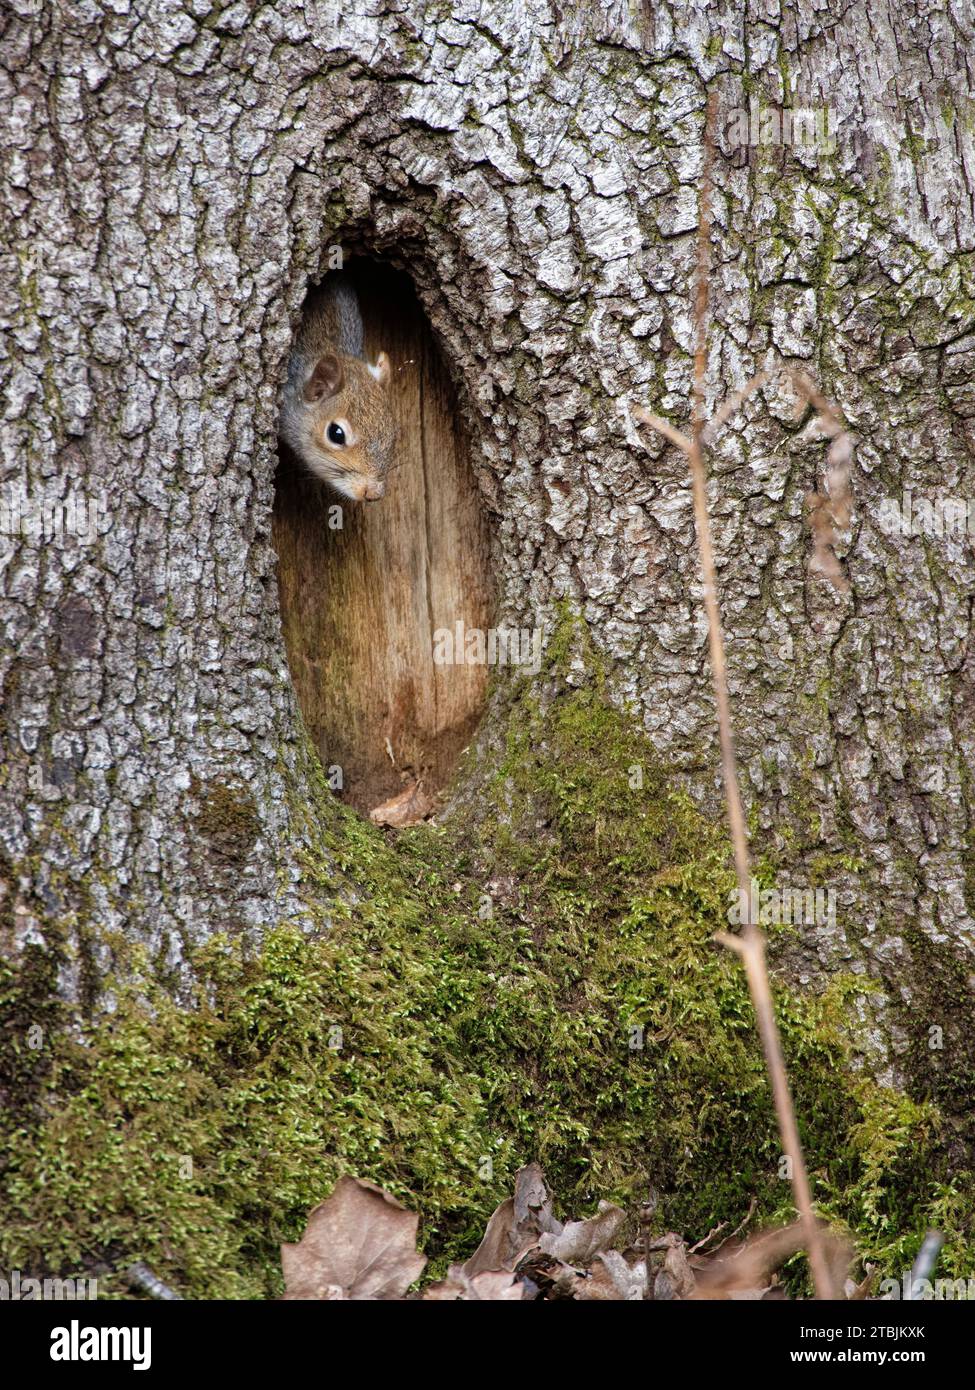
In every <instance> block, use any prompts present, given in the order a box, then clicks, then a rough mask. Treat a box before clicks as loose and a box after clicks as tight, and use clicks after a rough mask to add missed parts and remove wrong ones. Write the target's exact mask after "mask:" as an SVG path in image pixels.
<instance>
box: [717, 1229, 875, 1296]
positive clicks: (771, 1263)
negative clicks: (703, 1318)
mask: <svg viewBox="0 0 975 1390" xmlns="http://www.w3.org/2000/svg"><path fill="white" fill-rule="evenodd" d="M820 1238H821V1241H822V1246H823V1253H824V1255H825V1257H826V1263H827V1265H828V1273H829V1279H830V1283H831V1285H832V1287H833V1288H834V1289H840V1288H842V1286H843V1272H844V1271H845V1270H846V1268H847V1267H848V1265H849V1262H850V1254H851V1251H850V1247H849V1245H848V1244H847V1243H846V1241H844V1240H841V1239H840V1238H839V1237H838V1236H835V1235H833V1234H831V1233H830V1232H829V1231H827V1230H825V1229H823V1228H822V1225H821V1228H820ZM804 1245H805V1233H804V1231H803V1226H802V1222H801V1221H796V1222H794V1223H793V1224H792V1225H791V1226H781V1227H779V1228H778V1229H777V1230H773V1231H763V1232H761V1233H760V1234H757V1235H753V1236H750V1237H749V1238H748V1239H747V1240H744V1241H741V1242H738V1243H733V1242H730V1241H729V1242H728V1243H727V1244H726V1245H724V1246H722V1247H721V1250H720V1253H718V1252H715V1254H714V1255H713V1256H712V1257H705V1259H704V1261H703V1262H702V1263H701V1264H698V1262H697V1261H696V1260H695V1269H696V1273H697V1289H696V1291H695V1293H694V1294H693V1297H694V1298H731V1299H742V1298H746V1299H747V1298H762V1297H764V1296H765V1294H766V1293H767V1292H768V1290H769V1288H770V1284H771V1281H770V1275H771V1273H772V1271H773V1270H774V1269H777V1268H778V1267H779V1265H781V1264H782V1263H783V1261H784V1260H787V1259H788V1258H789V1256H790V1255H794V1254H795V1252H796V1251H797V1250H801V1249H803V1247H804Z"/></svg>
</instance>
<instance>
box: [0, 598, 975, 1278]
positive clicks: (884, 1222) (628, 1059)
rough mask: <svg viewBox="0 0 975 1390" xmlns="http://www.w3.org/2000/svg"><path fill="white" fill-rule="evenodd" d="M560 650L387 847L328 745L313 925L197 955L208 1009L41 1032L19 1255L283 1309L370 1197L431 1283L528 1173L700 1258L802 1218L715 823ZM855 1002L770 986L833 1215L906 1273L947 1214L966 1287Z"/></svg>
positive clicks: (310, 888) (964, 1236)
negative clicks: (745, 1233)
mask: <svg viewBox="0 0 975 1390" xmlns="http://www.w3.org/2000/svg"><path fill="white" fill-rule="evenodd" d="M579 656H582V658H583V661H584V663H585V664H586V665H587V666H588V669H589V670H590V673H591V674H590V676H589V678H588V679H586V680H585V683H584V684H583V685H582V686H581V687H580V688H575V689H573V688H569V687H568V686H567V685H566V684H565V682H564V679H562V676H563V675H564V673H565V672H566V671H567V670H569V669H573V670H576V669H578V661H577V658H578V657H579ZM550 657H551V666H550V669H549V671H548V672H547V674H546V676H545V680H544V681H543V683H542V688H543V690H544V696H543V697H542V698H539V697H538V695H537V690H538V686H537V685H533V686H529V685H527V684H526V685H524V686H523V687H521V688H520V689H515V690H513V691H512V692H511V693H510V698H509V708H510V720H509V723H508V728H507V736H506V738H505V740H504V745H503V748H502V749H501V751H500V753H498V754H496V755H491V756H487V755H482V759H481V762H480V763H479V764H478V763H477V762H474V763H472V765H471V767H470V768H468V769H467V774H466V776H465V778H464V779H462V783H461V785H462V786H464V787H465V788H466V792H465V795H467V797H468V800H467V801H466V802H465V804H464V806H463V808H462V809H458V810H457V811H456V812H455V814H454V815H452V816H448V817H447V819H446V820H445V822H444V823H443V824H441V825H437V826H422V827H417V828H415V829H414V830H411V831H408V832H404V833H402V834H401V835H399V836H398V837H395V838H391V837H389V836H388V835H386V834H385V833H383V832H381V831H379V830H377V829H376V828H375V827H373V826H371V825H369V824H367V823H365V822H363V821H362V820H360V819H358V818H357V817H356V816H354V815H353V814H352V813H351V812H349V811H347V810H346V809H345V808H343V807H342V806H340V805H339V804H338V803H337V802H335V801H334V799H333V798H332V797H331V796H330V794H329V793H328V791H327V789H326V788H325V784H324V780H323V778H322V774H321V769H320V768H319V767H318V765H317V762H316V761H315V760H314V758H313V755H312V754H311V753H308V754H307V755H306V756H307V762H306V764H305V765H304V766H303V767H302V768H301V769H299V777H298V779H296V781H295V784H294V791H293V797H294V804H293V806H292V808H291V809H292V816H293V821H294V824H295V826H296V832H297V833H300V834H303V836H304V839H305V842H306V849H305V876H304V888H305V891H306V893H307V897H308V918H307V920H306V921H305V922H304V923H302V924H295V923H291V924H282V925H281V926H280V927H279V928H278V929H277V930H275V931H273V932H271V933H270V934H269V935H268V936H267V937H266V939H265V941H264V942H263V945H262V947H261V950H260V952H259V953H258V954H249V953H248V950H247V947H246V945H245V943H244V941H243V940H233V941H231V940H226V939H220V940H214V941H211V942H210V943H209V944H208V946H207V947H206V948H205V950H202V951H199V952H197V954H196V957H195V962H194V963H195V968H196V975H197V979H198V982H199V984H198V994H197V998H196V999H195V1001H194V1004H193V1007H192V1008H180V1007H178V1006H177V1005H176V1004H175V1003H174V1002H173V1000H172V999H171V998H170V997H169V996H168V995H167V993H166V992H165V990H164V989H163V988H161V987H160V986H159V985H158V983H154V971H153V967H152V965H151V962H148V961H146V960H139V959H136V958H133V957H132V955H131V954H129V956H128V959H127V960H126V961H125V972H126V978H127V980H128V983H122V982H121V981H117V982H116V983H115V986H114V992H115V1010H114V1012H113V1013H112V1014H111V1015H110V1016H108V1017H102V1018H100V1019H98V1020H96V1021H94V1022H92V1023H91V1024H89V1025H88V1026H87V1027H85V1028H84V1029H83V1030H80V1031H79V1030H78V1029H77V1028H76V1030H75V1031H73V1032H71V1031H68V1030H67V1029H65V1028H64V1027H60V1028H56V1029H54V1031H53V1034H52V1038H51V1043H50V1048H49V1050H48V1052H47V1055H46V1061H45V1065H44V1067H43V1069H40V1070H38V1071H37V1074H34V1073H31V1074H30V1076H26V1075H25V1078H24V1079H25V1082H26V1081H31V1082H32V1083H33V1090H32V1092H31V1095H30V1098H29V1100H28V1099H27V1098H26V1092H27V1090H28V1089H30V1088H28V1087H26V1085H25V1086H24V1087H21V1088H20V1091H19V1093H18V1100H17V1104H15V1105H13V1106H11V1107H9V1109H8V1111H7V1115H6V1124H7V1127H8V1132H7V1136H6V1144H5V1149H4V1152H5V1160H4V1162H5V1172H4V1175H3V1185H4V1188H5V1197H4V1210H5V1220H4V1223H3V1235H2V1238H0V1239H2V1247H0V1263H3V1264H5V1265H7V1266H9V1267H19V1268H22V1269H51V1270H55V1271H61V1272H68V1271H72V1270H75V1271H80V1270H82V1269H84V1268H90V1267H91V1266H93V1265H95V1264H97V1263H99V1262H104V1263H105V1264H107V1265H110V1266H112V1267H113V1268H116V1269H124V1267H125V1263H126V1262H127V1261H130V1260H132V1259H135V1258H140V1259H144V1260H146V1261H147V1262H148V1263H149V1264H150V1265H151V1266H152V1267H153V1268H154V1269H155V1270H156V1271H157V1272H158V1273H159V1274H160V1275H161V1276H162V1277H163V1278H165V1279H166V1280H167V1281H169V1282H171V1283H173V1284H174V1285H176V1286H177V1287H178V1288H179V1289H180V1290H181V1291H182V1292H183V1293H185V1294H186V1295H188V1296H195V1297H200V1296H210V1297H261V1296H265V1295H267V1294H269V1293H273V1292H275V1291H276V1290H277V1289H278V1287H279V1283H278V1274H277V1246H278V1243H279V1241H281V1240H282V1239H294V1238H296V1237H297V1236H298V1235H299V1233H300V1231H301V1229H302V1226H303V1222H304V1219H305V1216H306V1214H307V1211H308V1210H309V1208H310V1207H312V1206H313V1205H314V1204H315V1203H316V1202H318V1201H319V1200H321V1198H322V1197H323V1196H324V1195H326V1194H327V1192H328V1191H329V1189H330V1188H331V1186H332V1184H333V1183H334V1181H335V1179H336V1177H337V1176H338V1175H339V1174H340V1173H343V1172H353V1173H356V1174H359V1175H361V1176H364V1177H369V1178H372V1179H374V1180H375V1181H377V1182H381V1183H383V1184H384V1185H385V1186H387V1187H388V1188H390V1189H391V1190H392V1191H394V1192H395V1193H397V1194H398V1195H399V1196H400V1197H401V1198H402V1199H403V1200H404V1201H406V1202H407V1203H408V1204H409V1205H410V1206H412V1207H413V1208H415V1209H417V1210H419V1211H420V1212H421V1213H422V1217H423V1227H422V1238H423V1241H424V1245H425V1248H426V1249H427V1252H428V1253H429V1254H431V1255H433V1257H434V1259H435V1263H436V1264H437V1265H442V1263H443V1262H444V1261H445V1260H446V1259H447V1258H448V1257H454V1256H457V1255H462V1254H466V1253H469V1252H470V1251H471V1250H472V1249H473V1248H474V1245H475V1244H476V1243H477V1240H478V1239H479V1237H480V1234H481V1233H482V1231H483V1227H484V1223H485V1221H486V1219H487V1217H488V1215H489V1214H490V1212H491V1210H492V1209H493V1207H494V1206H495V1205H496V1204H497V1203H498V1201H500V1200H501V1198H502V1197H504V1196H505V1195H507V1194H508V1193H509V1192H510V1190H511V1184H512V1180H513V1176H514V1173H515V1171H516V1170H517V1168H518V1167H519V1166H520V1165H521V1164H523V1163H525V1162H527V1161H530V1160H533V1159H535V1160H538V1161H540V1162H541V1163H542V1164H543V1165H544V1167H545V1169H546V1172H547V1173H548V1176H549V1179H550V1182H551V1184H552V1187H553V1189H554V1190H555V1192H556V1193H557V1194H558V1196H559V1200H560V1204H561V1205H562V1206H563V1207H564V1208H565V1209H566V1210H570V1211H572V1212H574V1213H578V1212H582V1211H584V1210H585V1209H587V1208H588V1207H591V1206H592V1204H594V1203H595V1201H596V1200H597V1199H598V1198H601V1197H607V1198H616V1199H618V1200H621V1201H626V1202H631V1201H634V1200H639V1199H642V1198H643V1197H644V1196H645V1195H646V1192H647V1189H648V1187H649V1186H650V1185H653V1186H654V1188H656V1189H657V1190H658V1192H659V1193H660V1194H661V1206H660V1210H659V1217H658V1219H659V1221H660V1222H661V1224H662V1225H663V1226H666V1227H668V1228H671V1229H677V1230H681V1231H684V1232H687V1233H688V1234H689V1235H692V1236H699V1235H703V1234H704V1233H705V1231H706V1230H708V1229H710V1227H711V1226H713V1225H714V1224H715V1223H716V1222H718V1221H721V1220H729V1221H734V1222H735V1223H737V1222H738V1221H739V1220H740V1219H741V1218H742V1216H743V1215H744V1213H745V1212H746V1211H747V1209H748V1206H749V1204H750V1202H751V1201H752V1199H753V1198H756V1199H757V1201H758V1219H759V1220H772V1219H777V1218H781V1217H784V1216H786V1215H787V1214H788V1213H789V1208H790V1195H789V1185H788V1183H787V1182H786V1181H784V1180H783V1178H782V1177H780V1157H779V1144H778V1139H777V1134H776V1126H775V1120H774V1115H773V1112H772V1107H771V1100H770V1096H769V1089H768V1083H767V1079H766V1075H765V1069H764V1065H763V1061H762V1056H761V1050H760V1048H759V1045H758V1042H757V1040H756V1036H755V1029H754V1022H753V1016H752V1010H751V1005H750V1002H749V998H748V992H747V989H746V986H745V982H744V979H743V976H742V972H741V969H740V966H739V963H738V961H737V958H736V957H734V956H733V955H732V954H731V953H729V952H727V951H725V950H723V949H721V948H719V947H718V946H717V945H715V943H714V940H713V937H714V933H715V931H716V930H717V929H719V928H721V927H723V926H724V924H725V921H726V908H727V904H728V901H729V893H730V890H731V888H732V886H733V879H732V876H731V872H730V868H729V863H728V853H727V845H726V840H725V835H724V831H723V828H722V827H721V826H720V825H713V824H711V823H709V822H708V821H707V820H705V819H704V818H703V817H702V816H701V815H700V814H699V813H698V812H697V811H696V810H695V808H694V806H693V805H692V803H691V802H690V800H689V799H688V798H687V796H686V795H684V794H683V793H682V792H680V791H678V790H676V789H675V788H674V787H673V786H671V785H670V784H669V782H668V779H667V777H666V775H665V772H664V770H663V769H662V768H661V766H660V764H659V762H658V760H657V758H656V757H655V755H654V753H653V750H652V747H651V745H650V744H649V742H648V741H647V740H646V739H645V738H644V736H643V735H642V733H641V732H640V731H639V730H638V729H637V728H636V727H635V726H634V725H633V723H632V721H631V720H630V719H629V718H628V716H627V715H626V714H625V713H622V712H620V711H618V710H616V709H615V708H613V707H612V705H611V704H610V703H609V701H608V699H607V694H606V691H605V690H604V688H603V683H602V679H601V677H600V675H599V672H598V669H596V667H595V663H594V661H593V658H592V653H591V651H590V650H589V643H588V635H587V633H586V630H585V628H584V627H582V626H579V625H577V624H574V623H572V622H569V621H567V622H565V623H563V624H562V626H561V627H560V629H559V631H558V632H557V633H556V634H555V635H554V637H553V639H552V641H551V643H550ZM198 795H199V792H198ZM228 795H229V794H228ZM213 797H214V793H213V789H212V788H211V791H210V794H209V795H207V794H204V795H203V796H202V798H201V800H202V803H203V805H204V808H205V809H204V812H203V814H204V815H206V816H210V817H212V823H209V822H208V829H207V833H208V834H216V833H223V831H221V830H220V829H219V827H220V826H225V825H226V819H225V816H224V812H226V815H227V816H229V818H230V822H231V823H236V822H235V815H236V814H237V812H239V811H240V807H239V805H237V812H234V811H233V809H232V806H231V801H233V798H230V800H229V801H228V800H226V799H225V798H224V796H223V795H222V793H220V792H217V793H216V804H214V799H213ZM234 804H236V803H234ZM245 820H246V816H245ZM248 823H249V822H248ZM325 926H328V928H329V930H327V931H324V930H321V929H322V928H324V927H325ZM775 930H777V931H780V932H782V933H785V932H786V931H787V930H788V929H786V928H779V929H775ZM113 946H114V947H115V949H116V950H117V951H119V950H120V949H121V948H120V947H119V944H118V943H113ZM36 966H37V962H36V961H35V962H34V968H36ZM38 978H40V979H42V982H44V990H43V991H42V993H45V992H46V994H47V995H49V994H50V983H51V981H50V978H49V977H43V976H40V977H38ZM863 989H864V984H863V981H862V980H858V981H856V982H846V983H843V982H838V983H837V984H836V985H835V986H834V988H833V989H832V990H831V991H830V992H829V993H828V994H827V995H826V996H824V997H823V998H821V999H815V998H809V997H802V996H800V995H798V994H796V993H794V992H792V991H789V990H787V989H785V988H779V989H778V990H777V1008H778V1014H779V1019H780V1024H781V1028H782V1033H783V1040H784V1046H785V1050H786V1054H787V1058H788V1061H789V1064H790V1067H791V1070H792V1077H793V1083H794V1088H795V1092H796V1099H797V1105H798V1111H799V1115H800V1120H801V1125H802V1129H803V1138H804V1142H805V1145H806V1149H807V1156H808V1159H809V1164H810V1169H811V1172H812V1176H813V1182H814V1187H815V1191H816V1195H817V1199H818V1200H819V1201H820V1203H821V1208H822V1210H823V1211H824V1212H825V1213H826V1214H828V1215H829V1216H830V1217H831V1218H832V1219H834V1220H835V1221H837V1222H838V1223H843V1224H847V1225H849V1226H850V1227H851V1228H852V1229H853V1230H854V1231H855V1233H856V1237H857V1240H858V1242H859V1245H860V1248H861V1250H862V1252H863V1253H864V1254H865V1255H867V1256H869V1257H871V1258H873V1259H876V1260H879V1261H880V1262H881V1264H884V1265H886V1266H888V1267H890V1268H891V1269H893V1270H895V1271H899V1270H900V1269H901V1268H902V1267H903V1263H904V1261H905V1260H906V1259H907V1258H909V1256H910V1254H911V1253H912V1251H913V1249H914V1248H916V1245H917V1243H918V1241H919V1239H920V1236H921V1234H922V1233H923V1230H924V1228H925V1226H926V1224H927V1223H928V1221H929V1220H931V1219H933V1216H932V1213H935V1214H937V1215H939V1216H940V1217H942V1218H944V1219H945V1220H947V1219H948V1217H950V1219H951V1221H952V1222H953V1226H952V1228H951V1231H952V1240H953V1242H954V1244H953V1246H952V1249H951V1251H950V1252H949V1260H951V1261H954V1262H955V1263H956V1264H957V1263H959V1262H963V1255H964V1252H965V1248H966V1245H965V1242H966V1241H967V1240H968V1238H969V1236H968V1232H969V1228H970V1223H971V1205H970V1203H969V1202H968V1201H967V1199H966V1198H964V1197H962V1196H961V1195H960V1193H959V1189H958V1188H957V1187H955V1186H952V1185H951V1184H950V1183H949V1182H948V1180H947V1175H946V1173H945V1172H943V1171H942V1169H941V1168H940V1167H939V1164H940V1157H939V1155H940V1149H939V1143H940V1136H939V1122H938V1117H937V1113H936V1111H935V1110H934V1109H933V1108H932V1107H931V1106H929V1105H924V1104H916V1103H914V1102H911V1101H909V1100H907V1099H906V1098H905V1097H902V1096H899V1095H898V1094H896V1093H894V1092H890V1091H886V1090H884V1089H882V1088H880V1087H877V1086H875V1085H873V1084H872V1083H870V1082H869V1081H867V1080H866V1079H865V1078H863V1077H862V1076H859V1075H858V1074H856V1073H855V1072H854V1071H852V1070H851V1068H850V1065H849V1056H848V1049H847V1043H846V1041H845V1037H844V1028H845V1024H844V1020H845V1019H846V1018H847V1017H848V1016H849V1013H850V1001H851V991H854V990H856V991H861V992H862V991H863ZM11 991H12V994H11V997H14V994H15V991H13V984H12V982H11ZM28 1012H29V1011H28ZM25 1019H26V1015H24V1014H23V1012H21V1013H20V1014H18V1015H16V1016H15V1023H14V1031H15V1032H16V1031H17V1030H18V1029H19V1030H20V1031H21V1032H22V1030H23V1027H24V1025H25ZM796 1278H797V1279H801V1278H802V1272H801V1269H798V1270H797V1273H796ZM102 1287H103V1289H104V1290H105V1291H106V1292H108V1293H118V1292H121V1290H122V1284H121V1279H120V1276H118V1275H115V1276H112V1275H109V1276H105V1275H103V1276H102Z"/></svg>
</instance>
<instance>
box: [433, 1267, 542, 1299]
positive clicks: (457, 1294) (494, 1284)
mask: <svg viewBox="0 0 975 1390" xmlns="http://www.w3.org/2000/svg"><path fill="white" fill-rule="evenodd" d="M522 1294H523V1286H522V1284H521V1281H520V1280H518V1279H516V1278H515V1276H514V1275H513V1274H512V1273H511V1271H510V1270H506V1269H485V1270H482V1272H481V1273H480V1274H475V1275H474V1277H473V1278H471V1276H470V1275H469V1274H467V1273H465V1271H464V1266H463V1265H451V1266H450V1268H449V1269H448V1270H447V1277H446V1279H442V1280H441V1281H440V1283H439V1284H431V1285H430V1287H429V1288H428V1289H425V1290H424V1293H423V1297H424V1299H429V1300H431V1301H433V1302H441V1303H457V1302H463V1303H488V1302H491V1303H494V1302H503V1303H514V1302H520V1301H521V1298H522Z"/></svg>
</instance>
